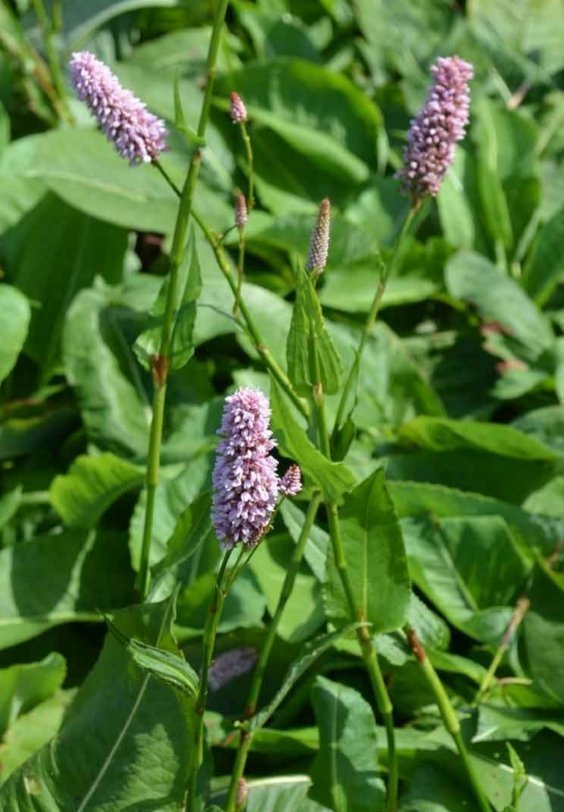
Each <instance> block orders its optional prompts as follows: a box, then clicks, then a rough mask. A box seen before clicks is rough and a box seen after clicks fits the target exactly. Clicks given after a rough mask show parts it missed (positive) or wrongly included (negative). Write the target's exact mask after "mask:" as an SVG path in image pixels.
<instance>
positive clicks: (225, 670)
mask: <svg viewBox="0 0 564 812" xmlns="http://www.w3.org/2000/svg"><path fill="white" fill-rule="evenodd" d="M256 661H257V653H256V651H255V649H254V648H252V646H238V647H237V648H232V649H231V650H230V651H224V652H223V653H222V654H220V655H219V657H217V658H216V659H215V660H214V662H213V663H212V665H211V668H210V670H209V675H208V679H209V683H210V688H211V690H212V691H219V689H220V688H224V687H225V686H226V685H229V683H230V682H231V680H234V679H236V678H237V677H240V676H242V675H243V674H246V673H247V672H248V671H250V670H251V669H252V668H254V666H255V663H256Z"/></svg>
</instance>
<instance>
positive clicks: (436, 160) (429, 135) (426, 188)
mask: <svg viewBox="0 0 564 812" xmlns="http://www.w3.org/2000/svg"><path fill="white" fill-rule="evenodd" d="M431 73H432V75H433V84H432V86H431V88H430V90H429V95H428V96H427V101H426V102H425V105H424V107H423V108H422V110H421V111H420V112H419V114H418V115H417V116H416V117H415V118H414V119H413V120H412V122H411V125H410V128H409V133H408V136H407V145H406V147H405V150H404V154H403V161H404V166H403V168H402V169H401V170H400V171H399V172H398V173H397V177H398V178H400V179H401V181H402V191H403V192H405V193H406V194H409V195H411V197H412V199H413V201H414V202H418V201H420V200H421V198H422V197H425V196H426V195H431V196H433V197H434V196H435V195H437V194H438V192H439V189H440V188H441V183H442V181H443V179H444V177H445V175H446V172H447V170H448V168H449V167H450V166H451V165H452V162H453V161H454V148H455V145H456V142H457V141H461V140H462V139H463V138H464V136H465V134H466V125H467V124H468V120H469V111H470V90H469V87H468V83H469V82H470V80H471V79H472V77H473V76H474V69H473V67H472V65H470V64H469V63H468V62H465V61H464V60H463V59H460V57H458V56H449V57H444V58H439V59H437V61H436V62H435V64H434V65H433V67H432V68H431Z"/></svg>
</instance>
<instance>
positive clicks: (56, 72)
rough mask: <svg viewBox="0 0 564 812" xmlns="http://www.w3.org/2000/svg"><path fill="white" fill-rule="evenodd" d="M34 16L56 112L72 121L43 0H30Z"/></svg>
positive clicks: (51, 29) (50, 25) (51, 27)
mask: <svg viewBox="0 0 564 812" xmlns="http://www.w3.org/2000/svg"><path fill="white" fill-rule="evenodd" d="M32 4H33V9H34V11H35V16H36V17H37V20H38V22H39V26H40V28H41V33H42V35H43V44H44V45H45V54H46V56H47V62H48V64H49V70H50V71H51V78H52V80H53V87H54V88H55V90H56V92H57V96H58V100H59V106H58V107H57V112H58V113H59V114H60V115H61V116H62V118H64V120H65V121H67V122H71V123H72V116H71V115H70V113H69V111H68V108H67V88H66V85H65V82H64V79H63V74H62V71H61V65H60V63H59V55H58V54H57V49H56V48H55V43H54V41H53V30H54V27H53V23H52V21H51V20H50V19H49V15H48V14H47V11H46V9H45V4H44V2H43V0H32Z"/></svg>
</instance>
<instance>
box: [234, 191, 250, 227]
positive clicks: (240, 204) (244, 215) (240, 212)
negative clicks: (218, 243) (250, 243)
mask: <svg viewBox="0 0 564 812" xmlns="http://www.w3.org/2000/svg"><path fill="white" fill-rule="evenodd" d="M248 220H249V213H248V210H247V201H246V200H245V195H243V194H241V193H240V192H239V193H238V194H237V195H235V225H236V226H237V228H238V229H239V230H241V229H243V228H245V226H246V225H247V222H248Z"/></svg>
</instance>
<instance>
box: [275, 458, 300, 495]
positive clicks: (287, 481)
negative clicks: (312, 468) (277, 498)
mask: <svg viewBox="0 0 564 812" xmlns="http://www.w3.org/2000/svg"><path fill="white" fill-rule="evenodd" d="M278 487H279V489H280V493H281V494H282V496H295V495H296V494H297V493H299V492H300V491H301V489H302V472H301V471H300V469H299V467H298V466H297V465H296V464H295V463H294V464H292V465H290V467H289V468H288V470H287V471H286V473H285V474H284V476H281V477H280V481H279V483H278Z"/></svg>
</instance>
